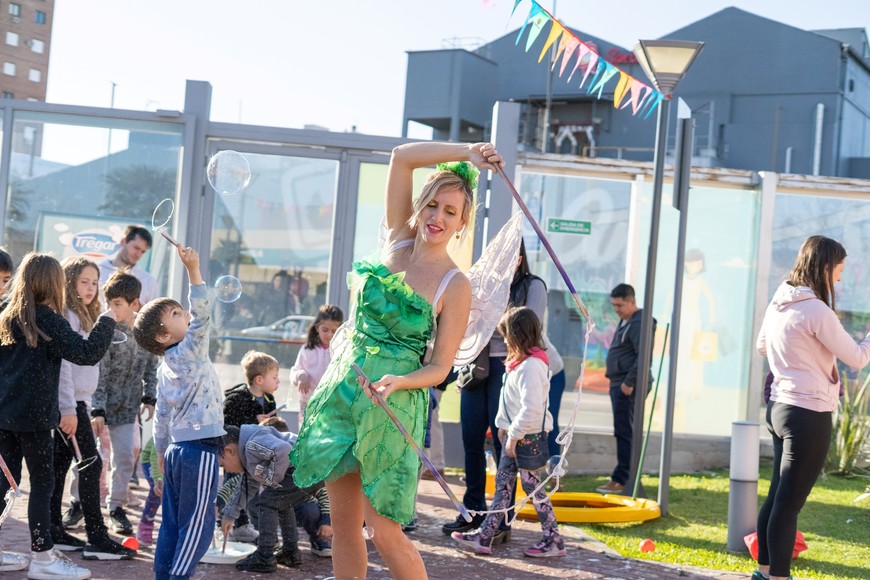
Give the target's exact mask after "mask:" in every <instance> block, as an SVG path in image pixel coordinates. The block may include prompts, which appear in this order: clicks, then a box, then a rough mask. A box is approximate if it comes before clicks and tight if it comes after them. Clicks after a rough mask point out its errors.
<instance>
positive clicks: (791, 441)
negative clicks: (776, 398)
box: [758, 402, 832, 576]
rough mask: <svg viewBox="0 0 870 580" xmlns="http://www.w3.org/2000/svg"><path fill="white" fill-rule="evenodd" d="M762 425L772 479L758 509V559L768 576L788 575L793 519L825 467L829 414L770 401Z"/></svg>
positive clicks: (829, 440) (828, 438)
mask: <svg viewBox="0 0 870 580" xmlns="http://www.w3.org/2000/svg"><path fill="white" fill-rule="evenodd" d="M767 429H768V430H769V431H770V434H771V435H773V477H772V478H771V479H770V491H768V493H767V499H766V500H764V505H762V506H761V511H759V512H758V563H759V564H761V565H765V564H770V575H771V576H788V575H789V574H790V571H791V554H792V551H793V550H794V541H795V535H796V534H797V520H798V514H799V513H800V511H801V508H803V507H804V503H805V502H806V501H807V496H809V495H810V491H812V489H813V485H815V483H816V479H817V478H818V477H819V474H820V473H821V472H822V467H824V465H825V457H826V456H827V454H828V446H829V445H830V442H831V430H832V425H831V413H830V412H818V411H810V410H808V409H804V408H802V407H795V406H794V405H786V404H783V403H775V402H770V403H768V405H767Z"/></svg>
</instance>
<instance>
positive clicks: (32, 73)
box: [27, 68, 42, 83]
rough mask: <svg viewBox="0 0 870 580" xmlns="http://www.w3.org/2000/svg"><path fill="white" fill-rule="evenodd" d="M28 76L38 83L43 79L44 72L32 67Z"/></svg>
mask: <svg viewBox="0 0 870 580" xmlns="http://www.w3.org/2000/svg"><path fill="white" fill-rule="evenodd" d="M27 78H28V79H30V80H32V81H33V82H35V83H38V82H39V81H41V80H42V73H41V72H40V71H39V70H37V69H35V68H32V69H30V72H28V73H27Z"/></svg>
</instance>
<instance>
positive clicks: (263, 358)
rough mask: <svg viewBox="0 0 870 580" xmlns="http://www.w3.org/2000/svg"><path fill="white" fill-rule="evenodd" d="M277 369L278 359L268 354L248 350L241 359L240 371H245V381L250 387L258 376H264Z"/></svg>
mask: <svg viewBox="0 0 870 580" xmlns="http://www.w3.org/2000/svg"><path fill="white" fill-rule="evenodd" d="M277 368H279V367H278V359H276V358H275V357H274V356H272V355H270V354H266V353H265V352H260V351H258V350H249V351H248V352H246V353H245V356H243V357H242V370H243V371H245V380H246V381H247V382H248V386H250V385H251V384H252V383H253V382H254V379H256V378H257V377H258V376H260V375H264V374H266V373H267V372H269V371H271V370H273V369H277Z"/></svg>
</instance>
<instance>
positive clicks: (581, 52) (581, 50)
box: [568, 42, 598, 87]
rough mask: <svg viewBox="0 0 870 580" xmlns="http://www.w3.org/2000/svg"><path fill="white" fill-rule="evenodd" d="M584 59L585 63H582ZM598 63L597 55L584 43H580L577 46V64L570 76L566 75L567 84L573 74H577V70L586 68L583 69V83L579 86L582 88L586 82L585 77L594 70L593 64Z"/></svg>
mask: <svg viewBox="0 0 870 580" xmlns="http://www.w3.org/2000/svg"><path fill="white" fill-rule="evenodd" d="M584 59H585V62H584ZM597 62H598V55H597V54H595V51H594V50H592V49H591V48H589V46H587V45H586V43H585V42H580V44H579V45H578V46H577V62H576V63H575V64H574V70H572V71H571V74H570V75H568V82H569V83H570V82H571V77H573V76H574V73H575V72H577V69H578V68H580V67H581V66H583V67H586V68H584V69H583V71H584V73H585V74H584V75H583V81H582V82H581V83H580V86H581V87H582V86H583V83H585V82H586V77H587V76H589V71H591V70H595V64H596V63H597Z"/></svg>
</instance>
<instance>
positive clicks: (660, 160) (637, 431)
mask: <svg viewBox="0 0 870 580" xmlns="http://www.w3.org/2000/svg"><path fill="white" fill-rule="evenodd" d="M670 105H671V101H670V98H668V97H666V98H665V99H664V100H663V101H662V103H661V104H660V105H659V111H658V127H657V129H656V150H655V163H654V165H655V170H654V171H655V172H654V174H653V200H652V217H651V219H650V232H649V249H648V251H647V259H646V285H645V286H644V290H643V316H642V318H641V325H640V348H639V349H638V353H637V355H638V359H637V360H638V363H637V384H636V385H635V388H634V422H633V427H632V433H631V470H630V471H629V474H628V481H634V480H635V479H636V478H637V476H638V471H639V470H640V451H641V446H642V445H643V415H644V407H645V401H646V393H647V389H648V387H649V373H650V362H651V361H652V308H653V295H654V293H655V283H656V258H657V256H658V249H659V222H660V221H661V214H662V183H663V178H664V172H665V153H666V151H667V150H666V148H667V143H668V111H669V109H670ZM671 340H672V343H673V339H671ZM636 487H639V489H638V492H639V494H640V496H641V497H645V496H646V494H645V493H644V492H643V484H641V485H640V486H636ZM622 493H623V495H632V489H630V486H628V485H626V486H625V489H624V490H623V492H622Z"/></svg>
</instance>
